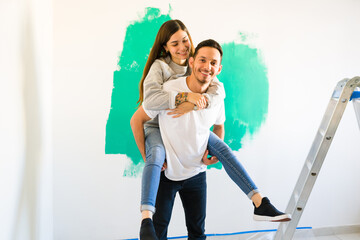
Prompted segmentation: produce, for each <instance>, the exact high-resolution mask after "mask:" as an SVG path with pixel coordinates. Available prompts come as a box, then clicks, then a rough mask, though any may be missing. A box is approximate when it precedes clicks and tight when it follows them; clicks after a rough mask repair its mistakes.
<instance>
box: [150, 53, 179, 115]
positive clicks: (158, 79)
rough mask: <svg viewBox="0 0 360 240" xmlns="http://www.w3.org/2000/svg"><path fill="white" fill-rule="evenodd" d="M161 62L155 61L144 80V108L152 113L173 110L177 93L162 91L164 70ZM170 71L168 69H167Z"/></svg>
mask: <svg viewBox="0 0 360 240" xmlns="http://www.w3.org/2000/svg"><path fill="white" fill-rule="evenodd" d="M160 61H161V60H156V61H155V62H154V63H153V65H151V67H150V70H149V72H148V74H147V76H146V78H145V80H144V102H143V104H144V107H145V108H146V109H148V110H152V111H160V110H165V109H169V108H171V109H172V108H175V96H176V95H177V94H178V92H174V91H170V92H168V91H164V90H163V84H164V73H163V71H164V68H165V67H166V66H162V64H166V63H161V62H160ZM169 71H170V69H169Z"/></svg>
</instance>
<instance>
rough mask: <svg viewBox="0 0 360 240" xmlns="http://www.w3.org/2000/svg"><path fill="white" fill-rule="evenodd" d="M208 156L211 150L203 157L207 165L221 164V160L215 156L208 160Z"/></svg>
mask: <svg viewBox="0 0 360 240" xmlns="http://www.w3.org/2000/svg"><path fill="white" fill-rule="evenodd" d="M208 154H209V150H206V151H205V153H204V155H203V158H202V161H203V163H204V164H205V165H212V164H215V163H217V162H219V159H217V157H215V156H212V157H210V158H208V157H207V156H208Z"/></svg>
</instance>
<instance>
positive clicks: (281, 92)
mask: <svg viewBox="0 0 360 240" xmlns="http://www.w3.org/2000/svg"><path fill="white" fill-rule="evenodd" d="M168 5H169V2H165V1H161V2H160V1H154V2H153V3H151V4H150V3H148V1H138V0H135V1H130V2H126V4H125V3H124V2H123V1H115V0H104V1H85V0H84V1H80V0H78V1H70V0H61V1H60V0H55V1H53V14H54V16H53V20H54V21H53V28H54V38H53V41H54V45H53V51H54V57H53V72H52V73H53V82H52V89H53V92H52V93H53V98H52V106H53V114H52V119H53V125H52V133H53V139H52V143H53V144H52V148H53V153H54V154H53V181H54V184H53V192H54V195H53V199H54V202H53V203H54V205H53V207H54V208H53V211H54V215H53V217H54V238H55V239H57V240H62V239H67V240H71V239H124V238H134V237H137V236H138V230H139V223H140V214H139V201H140V179H139V178H124V177H122V172H123V170H124V168H125V165H126V164H128V160H127V159H126V157H125V156H123V155H105V154H104V144H105V142H104V141H105V125H106V121H107V118H108V113H109V110H110V103H111V91H112V86H113V82H112V81H113V78H112V77H113V71H114V70H115V69H116V63H117V56H118V54H119V52H120V51H121V50H122V49H121V48H122V41H123V38H124V34H125V29H126V27H127V25H128V24H129V22H130V21H133V20H137V19H138V18H139V16H138V15H141V14H142V13H143V10H144V8H145V7H161V8H162V9H164V12H165V13H167V11H168ZM171 7H172V9H173V10H172V13H171V16H172V17H173V18H179V19H181V20H182V21H184V23H185V24H186V25H187V26H188V28H189V29H191V34H192V36H193V39H194V41H195V42H196V43H197V42H199V41H200V40H203V39H205V38H214V39H216V40H218V41H220V42H225V41H229V40H233V39H234V38H236V36H237V34H238V32H240V31H241V32H247V33H250V34H253V36H254V37H253V39H251V44H253V45H254V46H256V47H257V48H259V49H261V51H262V54H263V57H264V60H265V63H266V65H267V68H268V79H269V83H270V99H269V100H270V101H269V114H268V118H267V121H266V123H265V124H264V126H263V127H262V128H261V130H260V132H259V133H258V134H257V135H256V136H255V137H254V138H253V139H247V140H246V141H244V146H243V148H242V149H241V150H240V151H239V152H238V153H237V154H238V156H239V157H240V159H241V160H242V162H243V164H244V165H245V166H246V168H247V169H248V171H249V172H250V174H251V176H252V177H253V179H254V180H255V182H256V183H257V185H258V186H259V187H260V188H261V190H262V191H263V193H265V194H266V195H268V196H270V198H271V199H272V201H273V202H274V203H275V204H276V205H277V206H278V207H279V208H281V209H285V207H286V204H287V201H288V199H289V197H290V194H291V192H292V188H293V186H294V184H295V182H296V180H297V177H298V175H299V173H300V170H301V167H302V165H303V162H304V160H305V158H306V156H307V153H308V151H309V149H310V146H311V143H312V141H313V139H314V136H315V133H316V130H317V128H318V126H319V124H320V121H321V118H322V115H323V113H324V111H325V108H326V105H327V102H328V100H329V98H330V95H331V93H332V90H333V88H334V87H335V85H336V83H337V81H339V80H341V79H343V78H345V77H353V76H355V75H359V71H360V69H359V65H358V62H359V60H358V59H359V57H358V56H360V48H359V47H358V43H359V42H360V41H359V40H360V32H359V27H358V23H359V22H360V16H359V14H358V12H359V9H360V2H358V1H351V0H346V1H344V0H342V1H340V0H338V1H309V0H305V1H301V2H300V1H285V0H278V1H271V2H270V1H245V0H242V1H223V3H219V1H206V2H205V1H188V0H183V1H175V2H171ZM14 38H16V36H15V37H14ZM50 41H51V40H49V41H48V42H50ZM42 54H45V55H46V53H42ZM4 61H5V60H4ZM229 71H231V69H229ZM129 81H131V80H129ZM133 81H136V80H135V79H134V80H133ZM1 83H2V84H3V82H1ZM12 84H15V85H16V84H18V83H13V82H12V83H4V85H5V87H8V88H9V89H10V88H16V89H18V86H12ZM43 84H44V85H46V83H43ZM44 85H41V86H44ZM2 94H4V95H2V98H1V99H4V100H2V101H6V100H7V101H9V102H11V101H13V102H12V103H9V104H15V105H16V106H18V105H19V104H21V103H20V102H18V101H19V100H18V98H17V97H14V95H12V93H11V92H10V91H9V92H4V93H3V92H2ZM16 94H18V95H19V93H16ZM3 96H4V98H3ZM15 96H16V95H15ZM18 97H21V96H18ZM43 101H45V104H46V103H47V104H48V103H49V101H48V99H46V98H45V100H43ZM19 106H20V105H19ZM13 115H14V119H16V121H2V122H1V130H2V132H3V129H4V130H5V129H6V128H7V127H8V126H10V124H11V127H12V129H17V126H21V124H22V123H21V122H20V121H19V118H21V110H19V109H18V110H16V112H15V113H13ZM1 118H2V119H3V113H2V114H1ZM15 134H16V135H15V136H14V135H12V138H5V137H4V138H1V145H2V146H3V145H4V143H8V142H7V141H8V139H11V141H13V142H14V143H13V144H15V145H16V144H18V145H19V144H22V142H21V141H23V140H22V137H21V131H20V130H16V131H15ZM8 135H9V136H11V134H8ZM2 136H3V135H2ZM359 140H360V133H359V131H358V128H357V124H356V118H355V115H354V113H353V109H352V107H349V108H348V109H347V111H346V112H345V115H344V118H343V120H342V122H341V124H340V126H339V129H338V132H337V135H336V137H335V139H334V141H333V144H332V146H331V149H330V151H329V153H328V157H327V159H326V161H325V164H324V166H323V169H322V171H321V173H320V175H319V178H318V181H317V183H316V185H315V187H314V191H313V193H312V195H311V197H310V201H309V203H308V205H307V207H306V210H305V212H304V214H303V218H302V220H301V222H300V226H312V227H322V226H337V225H348V224H360V214H359V213H360V207H359V206H358V204H354V203H356V202H359V200H360V193H359V192H358V191H357V189H359V187H360V186H359V185H360V181H359V180H358V179H359V177H358V174H357V172H358V169H359V167H360V166H359V164H360V163H359V161H358V159H359V158H358V156H357V155H356V152H355V149H358V146H359ZM49 148H51V146H50V147H48V148H47V149H49ZM11 154H13V155H12V156H13V157H14V159H15V161H19V159H21V158H22V157H23V156H22V155H21V153H17V152H16V151H14V152H13V153H9V155H11ZM6 156H8V155H6ZM1 164H2V165H1V166H3V165H4V164H3V162H1ZM17 164H19V163H15V164H14V166H11V167H12V169H16V166H18V165H17ZM11 191H12V190H9V189H7V190H6V191H5V193H6V194H8V193H11V194H14V195H16V193H13V192H11ZM251 212H252V207H251V203H250V202H249V201H248V200H247V198H246V197H245V196H244V195H243V194H242V193H241V192H240V191H239V190H238V189H237V187H235V185H234V184H233V183H231V182H230V180H229V179H228V177H227V176H226V174H225V173H224V171H218V170H211V171H209V172H208V218H207V225H206V226H207V227H206V231H207V233H226V232H239V231H247V230H255V229H273V228H276V227H277V224H273V223H258V222H254V221H252V220H251V217H252V216H251ZM183 219H184V217H183V213H182V210H181V205H180V204H179V201H178V202H177V204H176V206H175V210H174V214H173V219H172V223H171V227H170V232H169V236H179V235H185V233H186V231H185V227H184V225H183Z"/></svg>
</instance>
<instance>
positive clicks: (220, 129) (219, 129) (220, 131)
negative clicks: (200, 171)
mask: <svg viewBox="0 0 360 240" xmlns="http://www.w3.org/2000/svg"><path fill="white" fill-rule="evenodd" d="M213 132H214V133H215V134H216V135H217V136H218V137H219V138H220V139H221V140H224V136H225V126H224V124H220V125H214V126H213ZM208 154H209V150H206V151H205V153H204V156H203V159H202V161H203V163H204V164H205V165H212V164H215V163H217V162H218V161H219V160H218V159H217V157H215V156H212V157H210V158H208V157H207V156H208Z"/></svg>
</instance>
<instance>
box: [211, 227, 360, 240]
mask: <svg viewBox="0 0 360 240" xmlns="http://www.w3.org/2000/svg"><path fill="white" fill-rule="evenodd" d="M274 236H275V232H267V233H263V232H262V233H247V234H234V235H227V236H209V237H207V240H255V239H256V240H273V239H274ZM293 239H294V240H359V239H360V225H354V226H341V227H329V228H319V229H302V230H297V231H296V232H295V234H294V237H293Z"/></svg>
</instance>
